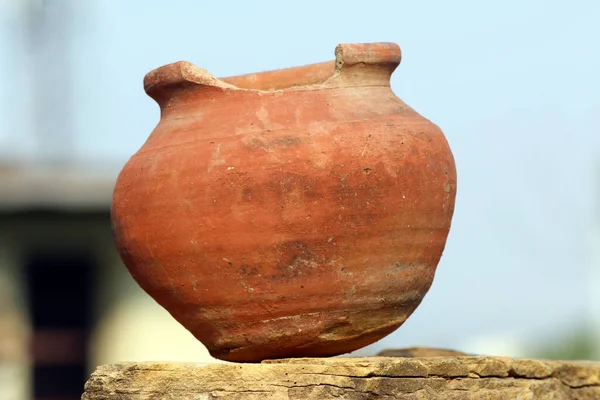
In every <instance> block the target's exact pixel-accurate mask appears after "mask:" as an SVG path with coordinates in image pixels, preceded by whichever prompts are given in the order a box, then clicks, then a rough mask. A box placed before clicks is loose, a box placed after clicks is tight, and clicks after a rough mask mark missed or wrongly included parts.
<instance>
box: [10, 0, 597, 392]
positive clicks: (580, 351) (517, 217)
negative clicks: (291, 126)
mask: <svg viewBox="0 0 600 400" xmlns="http://www.w3.org/2000/svg"><path fill="white" fill-rule="evenodd" d="M599 20H600V2H597V1H595V0H588V1H585V0H574V1H571V2H564V1H553V0H528V1H522V0H507V1H503V2H483V1H478V0H473V1H466V0H456V1H452V2H448V1H444V0H437V1H435V0H431V1H419V2H414V1H413V2H406V1H376V0H373V1H370V2H352V1H350V0H347V1H343V2H342V1H330V2H325V1H312V0H304V1H301V2H276V1H252V2H246V1H242V0H240V1H220V2H199V1H192V0H189V1H183V0H180V1H173V2H166V1H158V0H145V1H143V2H142V1H128V2H126V1H118V0H86V1H80V0H54V1H45V0H0V399H2V400H26V399H33V398H35V399H77V398H79V396H80V394H81V392H82V390H83V383H84V382H85V380H86V379H87V378H88V376H89V374H90V373H91V372H92V371H93V369H94V368H95V367H96V366H97V365H98V364H103V363H111V362H118V361H134V360H135V361H143V360H168V361H199V362H206V361H210V357H209V356H208V353H207V352H206V350H205V349H204V347H203V346H202V345H201V344H200V343H199V342H197V341H196V340H195V339H194V338H193V337H192V336H191V334H189V333H188V332H187V331H186V330H185V329H184V328H182V327H181V326H179V325H178V324H177V323H176V322H175V321H174V320H173V319H172V318H171V317H170V316H169V314H168V313H167V312H166V311H164V310H163V309H161V308H160V307H159V306H158V305H156V303H155V302H154V301H153V300H152V299H150V298H149V297H148V296H147V295H145V294H144V293H143V292H142V291H141V290H140V289H139V288H138V287H137V286H136V284H135V283H134V282H133V281H132V279H131V277H130V276H129V275H128V273H127V271H126V270H125V268H124V267H123V266H122V264H121V262H120V260H119V257H118V255H117V253H116V251H115V249H114V246H113V243H112V238H111V232H110V220H109V206H110V201H111V194H112V188H113V185H114V182H115V179H116V177H117V174H118V172H119V170H120V169H121V167H122V166H123V165H124V163H125V162H126V161H127V159H128V157H129V156H130V155H132V154H133V153H134V152H136V151H137V149H138V148H139V147H140V146H141V145H142V144H143V142H144V141H145V139H146V138H147V136H148V135H149V134H150V132H151V131H152V129H153V128H154V126H155V125H156V123H157V122H158V119H159V109H158V106H157V105H156V104H155V103H154V102H153V101H152V100H151V99H150V98H149V97H147V96H146V95H145V93H144V91H143V89H142V79H143V77H144V75H145V74H146V73H147V72H148V71H150V70H152V69H154V68H156V67H159V66H161V65H163V64H167V63H170V62H174V61H179V60H188V61H191V62H193V63H195V64H196V65H198V66H199V67H202V68H204V69H207V70H208V71H210V72H211V73H212V74H214V75H216V76H230V75H237V74H242V73H248V72H257V71H262V70H269V69H277V68H282V67H290V66H297V65H303V64H309V63H314V62H320V61H326V60H331V59H333V51H334V48H335V46H336V45H337V44H338V43H352V42H375V41H393V42H397V43H398V44H399V45H400V46H401V47H402V50H403V61H402V64H401V65H400V67H399V68H398V70H397V71H396V73H395V74H394V76H393V80H392V87H393V89H394V91H395V92H396V94H397V95H398V96H399V97H401V98H402V99H403V100H404V101H406V102H407V103H408V104H410V105H411V106H412V107H413V108H415V109H416V110H417V111H418V112H420V113H421V114H423V115H424V116H425V117H427V118H429V119H431V120H433V121H434V122H435V123H437V124H438V125H439V126H440V127H441V128H442V129H443V130H444V132H445V134H446V136H447V138H448V141H449V142H450V145H451V147H452V149H453V152H454V156H455V158H456V163H457V169H458V177H459V185H458V195H457V203H456V212H455V216H454V220H453V226H452V230H451V232H450V237H449V239H448V242H447V246H446V251H445V253H444V256H443V258H442V261H441V263H440V265H439V268H438V272H437V275H436V279H435V282H434V284H433V286H432V288H431V290H430V292H429V294H428V295H427V296H426V298H425V300H424V301H423V303H422V305H421V307H420V308H419V309H418V310H417V311H416V312H415V314H413V316H412V317H411V318H410V319H409V320H408V321H407V323H406V324H405V325H404V326H402V327H401V328H400V329H399V330H397V331H396V332H394V333H393V334H391V335H390V336H388V337H387V338H385V339H383V340H381V341H380V342H378V343H376V344H374V345H372V346H369V347H367V348H365V349H362V350H360V351H359V352H357V353H355V354H353V356H354V355H360V356H363V355H374V354H376V353H377V352H379V351H380V350H382V349H386V348H399V347H408V346H430V347H442V348H453V349H457V350H462V351H466V352H473V353H480V354H493V355H507V356H518V357H547V358H563V359H574V358H576V359H600V95H599V93H600V74H599V71H600V56H599V55H598V51H597V49H598V39H599V38H600V24H598V21H599Z"/></svg>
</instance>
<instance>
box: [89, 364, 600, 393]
mask: <svg viewBox="0 0 600 400" xmlns="http://www.w3.org/2000/svg"><path fill="white" fill-rule="evenodd" d="M82 399H83V400H150V399H152V400H158V399H178V400H212V399H227V400H242V399H243V400H254V399H282V400H284V399H285V400H290V399H298V400H311V399H319V400H320V399H348V400H362V399H378V400H383V399H414V400H417V399H444V400H463V399H478V400H479V399H488V400H494V399H522V400H525V399H553V400H560V399H600V362H586V361H581V362H561V361H544V360H526V359H513V358H506V357H484V356H459V357H414V358H404V357H367V358H321V359H317V358H300V359H286V360H269V361H263V363H261V364H234V363H218V364H194V363H152V362H144V363H123V364H112V365H103V366H100V367H99V368H98V369H97V370H96V371H95V372H94V374H93V375H92V376H91V378H90V379H89V381H88V382H87V384H86V386H85V393H84V394H83V397H82Z"/></svg>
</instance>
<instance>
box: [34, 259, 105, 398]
mask: <svg viewBox="0 0 600 400" xmlns="http://www.w3.org/2000/svg"><path fill="white" fill-rule="evenodd" d="M26 263H27V264H26V265H27V277H28V286H29V287H28V289H29V307H30V316H31V319H32V326H33V343H32V352H33V359H34V366H33V395H34V398H35V399H36V400H44V399H53V400H71V399H73V400H75V399H80V398H81V394H82V393H83V386H84V384H85V381H86V379H87V378H88V377H87V342H88V336H89V328H90V320H89V316H90V306H91V293H92V290H91V289H92V287H91V279H90V278H91V275H92V271H93V268H94V259H93V257H92V255H91V254H90V253H89V252H86V251H82V250H80V249H74V250H72V251H71V250H66V251H65V250H63V251H60V252H59V251H57V250H56V249H53V250H48V251H43V250H41V251H33V252H30V253H29V254H27V258H26Z"/></svg>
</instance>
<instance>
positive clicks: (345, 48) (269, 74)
mask: <svg viewBox="0 0 600 400" xmlns="http://www.w3.org/2000/svg"><path fill="white" fill-rule="evenodd" d="M401 58H402V55H401V51H400V47H399V46H398V45H397V44H396V43H391V42H379V43H358V44H339V45H338V46H336V48H335V61H327V62H321V63H316V64H309V65H304V66H298V67H291V68H283V69H275V70H270V71H263V72H256V73H249V74H243V75H236V76H231V77H224V78H216V77H215V76H213V75H212V74H211V73H210V72H208V71H206V70H204V69H202V68H199V67H197V66H196V65H194V64H192V63H191V62H188V61H179V62H175V63H171V64H167V65H164V66H162V67H159V68H157V69H154V70H152V71H150V72H149V73H148V74H146V76H145V77H144V90H145V91H146V93H147V94H148V95H149V96H150V97H153V98H155V99H156V96H157V94H158V93H159V92H160V93H163V94H164V89H166V88H168V87H181V86H182V85H184V86H185V85H186V84H194V85H201V86H212V87H216V88H221V89H228V90H238V91H254V92H273V91H280V90H286V89H290V90H293V89H301V88H310V87H313V86H323V85H328V84H331V86H348V85H344V84H343V82H344V81H346V83H347V81H349V80H350V81H356V80H357V79H360V80H362V82H363V85H373V81H378V82H379V84H380V85H386V84H387V85H388V86H389V79H390V76H391V74H392V73H393V72H394V70H395V69H396V67H398V65H399V64H400V60H401ZM352 77H354V79H344V78H352ZM334 82H335V83H334ZM161 97H162V96H161Z"/></svg>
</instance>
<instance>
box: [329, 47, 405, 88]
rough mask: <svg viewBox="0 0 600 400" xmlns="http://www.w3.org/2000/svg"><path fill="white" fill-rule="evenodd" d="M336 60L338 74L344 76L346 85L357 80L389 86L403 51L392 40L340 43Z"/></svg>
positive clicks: (336, 50) (343, 79)
mask: <svg viewBox="0 0 600 400" xmlns="http://www.w3.org/2000/svg"><path fill="white" fill-rule="evenodd" d="M335 60H336V62H335V69H336V75H338V76H339V77H341V78H342V81H343V82H344V86H346V84H351V82H352V81H355V80H360V81H361V82H362V83H363V84H364V83H370V82H369V81H372V82H371V83H373V84H379V85H384V86H385V85H387V86H389V81H390V77H391V76H392V73H393V72H394V71H395V70H396V68H397V67H398V65H400V61H401V60H402V52H401V50H400V46H398V45H397V44H396V43H391V42H380V43H355V44H339V45H338V46H337V47H336V48H335ZM348 81H350V82H348Z"/></svg>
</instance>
